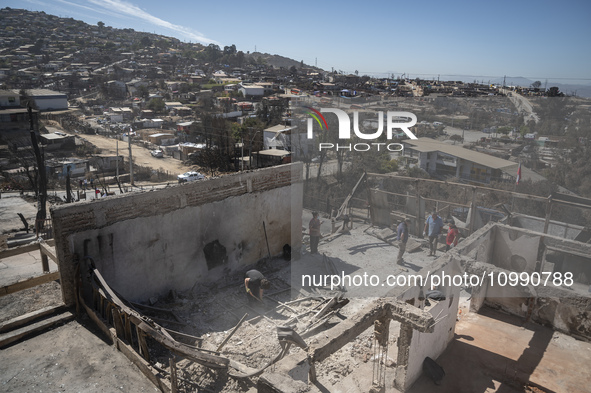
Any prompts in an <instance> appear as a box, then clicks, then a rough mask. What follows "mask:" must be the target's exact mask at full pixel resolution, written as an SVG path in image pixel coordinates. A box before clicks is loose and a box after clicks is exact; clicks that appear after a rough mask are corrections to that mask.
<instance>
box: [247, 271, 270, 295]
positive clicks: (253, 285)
mask: <svg viewBox="0 0 591 393" xmlns="http://www.w3.org/2000/svg"><path fill="white" fill-rule="evenodd" d="M244 287H245V288H246V296H248V300H249V302H252V301H255V300H258V301H260V302H262V301H263V290H264V289H269V288H270V287H271V283H270V282H269V280H267V279H266V278H265V276H263V273H261V272H259V271H258V270H254V269H253V270H249V271H247V272H246V278H245V279H244Z"/></svg>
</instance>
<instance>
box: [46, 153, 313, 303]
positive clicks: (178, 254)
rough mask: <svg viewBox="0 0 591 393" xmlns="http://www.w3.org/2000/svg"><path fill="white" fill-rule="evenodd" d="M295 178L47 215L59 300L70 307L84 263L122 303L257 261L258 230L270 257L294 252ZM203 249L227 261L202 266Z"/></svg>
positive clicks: (293, 169)
mask: <svg viewBox="0 0 591 393" xmlns="http://www.w3.org/2000/svg"><path fill="white" fill-rule="evenodd" d="M301 174H302V165H301V164H290V165H282V166H278V167H271V168H266V169H261V170H258V171H254V172H249V173H240V174H236V175H231V176H224V177H222V178H219V179H210V180H207V181H201V182H193V183H188V184H184V185H181V186H175V187H170V188H167V189H163V190H156V191H149V192H143V193H134V194H126V195H121V196H116V197H109V198H105V199H102V200H98V201H93V202H81V203H76V204H72V205H63V206H60V207H57V208H55V209H53V210H52V212H51V214H52V218H53V225H54V230H55V239H56V252H57V255H58V258H59V261H60V274H61V279H62V287H63V291H64V301H65V302H66V303H67V304H72V303H73V302H74V278H75V270H76V263H77V261H78V260H80V259H81V258H82V257H84V256H91V257H92V258H93V259H94V261H95V264H96V267H97V268H98V269H99V270H100V271H101V272H102V274H103V275H104V276H105V278H106V279H107V280H108V282H109V283H110V285H112V286H113V288H114V289H115V290H117V291H118V292H119V293H121V294H122V295H123V296H124V297H126V298H129V299H130V300H143V299H146V298H148V297H150V296H158V295H162V294H164V293H166V292H168V291H169V290H170V289H175V290H186V289H190V288H192V287H193V286H194V285H199V283H206V282H209V281H211V280H216V279H218V278H219V277H222V276H223V274H224V273H225V272H228V271H232V270H237V269H241V268H242V267H243V266H245V265H248V264H252V263H254V262H256V261H257V260H258V259H260V258H262V257H264V256H266V255H267V253H268V251H267V245H266V240H265V233H264V229H266V232H267V239H268V242H269V249H270V252H271V254H273V255H275V254H279V253H281V251H282V248H283V246H284V244H290V245H291V246H292V248H294V249H295V250H298V249H299V247H300V244H301V207H302V184H301ZM292 209H293V210H294V211H296V212H298V213H297V214H292ZM263 222H264V223H265V224H264V227H263ZM292 234H293V236H292ZM216 241H217V244H216ZM208 244H209V245H211V244H216V247H215V248H216V250H218V251H219V250H222V252H225V253H226V258H225V259H223V260H221V262H220V263H217V262H216V263H208V261H206V257H205V254H204V252H203V249H204V247H205V246H207V245H208ZM220 246H221V247H220ZM210 262H211V261H210ZM81 266H82V268H83V269H84V267H85V265H84V264H82V265H81Z"/></svg>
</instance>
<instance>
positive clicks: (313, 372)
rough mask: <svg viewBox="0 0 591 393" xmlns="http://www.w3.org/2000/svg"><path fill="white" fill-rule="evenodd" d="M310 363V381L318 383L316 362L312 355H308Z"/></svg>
mask: <svg viewBox="0 0 591 393" xmlns="http://www.w3.org/2000/svg"><path fill="white" fill-rule="evenodd" d="M308 364H309V365H310V370H309V371H308V378H309V379H310V382H312V383H316V381H318V379H317V378H316V364H315V363H314V360H313V359H312V357H311V356H308Z"/></svg>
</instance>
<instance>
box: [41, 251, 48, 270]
mask: <svg viewBox="0 0 591 393" xmlns="http://www.w3.org/2000/svg"><path fill="white" fill-rule="evenodd" d="M41 266H42V267H43V273H49V258H47V255H45V254H44V253H43V251H41Z"/></svg>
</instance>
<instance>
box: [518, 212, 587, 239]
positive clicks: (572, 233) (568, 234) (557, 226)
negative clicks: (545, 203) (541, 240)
mask: <svg viewBox="0 0 591 393" xmlns="http://www.w3.org/2000/svg"><path fill="white" fill-rule="evenodd" d="M544 223H545V219H544V218H539V217H534V216H525V215H521V214H519V215H515V216H513V217H512V218H511V226H515V227H518V228H524V229H530V230H532V231H536V232H544ZM582 230H583V227H581V226H579V225H572V224H568V223H564V222H558V221H550V224H549V225H548V234H549V235H553V236H559V237H563V238H565V239H571V240H572V239H574V238H576V237H577V236H578V235H579V233H581V231H582Z"/></svg>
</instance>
